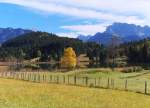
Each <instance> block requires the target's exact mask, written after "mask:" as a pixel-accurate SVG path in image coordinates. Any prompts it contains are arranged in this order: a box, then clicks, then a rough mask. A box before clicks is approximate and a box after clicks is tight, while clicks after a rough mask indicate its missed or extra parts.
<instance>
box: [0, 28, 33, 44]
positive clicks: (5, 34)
mask: <svg viewBox="0 0 150 108" xmlns="http://www.w3.org/2000/svg"><path fill="white" fill-rule="evenodd" d="M29 32H32V30H26V29H21V28H17V29H13V28H0V44H2V43H3V42H5V41H7V40H9V39H12V38H15V37H17V36H19V35H23V34H25V33H29Z"/></svg>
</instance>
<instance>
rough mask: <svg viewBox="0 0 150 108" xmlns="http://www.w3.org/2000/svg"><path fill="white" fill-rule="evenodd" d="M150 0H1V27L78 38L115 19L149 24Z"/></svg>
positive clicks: (104, 26) (101, 29) (123, 21)
mask: <svg viewBox="0 0 150 108" xmlns="http://www.w3.org/2000/svg"><path fill="white" fill-rule="evenodd" d="M149 12H150V1H148V0H132V1H131V0H105V1H104V0H0V27H1V28H6V27H13V28H25V29H33V30H40V31H46V32H53V33H56V34H58V35H60V36H68V37H76V36H77V35H79V34H83V35H93V34H95V33H96V32H103V31H105V29H106V27H107V26H108V25H111V24H112V23H114V22H122V23H132V24H136V25H141V26H144V25H150V15H149Z"/></svg>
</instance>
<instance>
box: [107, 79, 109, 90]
mask: <svg viewBox="0 0 150 108" xmlns="http://www.w3.org/2000/svg"><path fill="white" fill-rule="evenodd" d="M107 87H108V88H109V78H108V81H107Z"/></svg>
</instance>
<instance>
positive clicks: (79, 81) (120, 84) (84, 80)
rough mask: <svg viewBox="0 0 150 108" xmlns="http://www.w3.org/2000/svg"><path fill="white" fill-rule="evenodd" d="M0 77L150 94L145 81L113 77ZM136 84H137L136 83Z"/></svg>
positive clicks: (26, 74)
mask: <svg viewBox="0 0 150 108" xmlns="http://www.w3.org/2000/svg"><path fill="white" fill-rule="evenodd" d="M0 77H1V78H8V79H16V80H23V81H30V82H36V83H55V84H66V85H75V86H84V87H94V88H105V89H117V90H125V91H133V92H136V93H143V94H147V95H149V94H150V88H149V86H148V82H147V81H136V80H130V79H129V80H127V79H125V80H124V79H114V78H103V77H99V78H91V77H80V76H75V75H52V74H49V73H44V72H0ZM137 84H138V85H137Z"/></svg>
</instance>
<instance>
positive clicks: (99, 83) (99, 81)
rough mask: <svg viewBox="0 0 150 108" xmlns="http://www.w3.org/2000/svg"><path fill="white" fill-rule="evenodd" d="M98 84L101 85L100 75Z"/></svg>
mask: <svg viewBox="0 0 150 108" xmlns="http://www.w3.org/2000/svg"><path fill="white" fill-rule="evenodd" d="M98 85H99V87H101V78H100V77H99V78H98Z"/></svg>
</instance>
